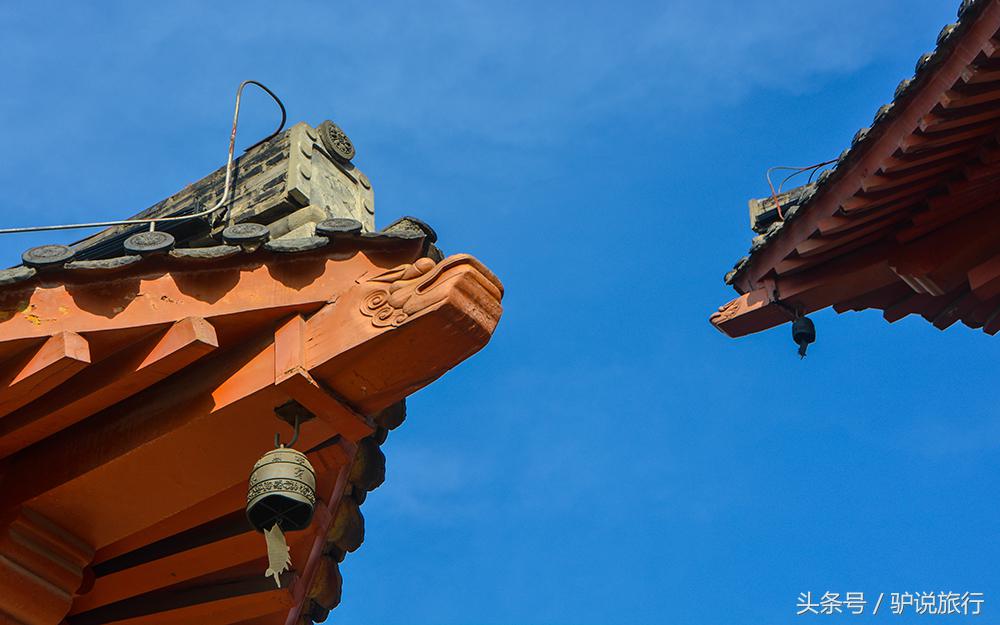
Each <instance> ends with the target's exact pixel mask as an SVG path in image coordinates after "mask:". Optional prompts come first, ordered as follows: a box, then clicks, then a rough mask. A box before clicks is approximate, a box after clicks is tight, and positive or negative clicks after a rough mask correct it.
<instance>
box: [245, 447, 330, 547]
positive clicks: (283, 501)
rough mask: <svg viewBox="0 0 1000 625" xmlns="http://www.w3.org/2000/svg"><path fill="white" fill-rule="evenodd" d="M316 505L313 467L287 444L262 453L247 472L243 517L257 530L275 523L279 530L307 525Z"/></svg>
mask: <svg viewBox="0 0 1000 625" xmlns="http://www.w3.org/2000/svg"><path fill="white" fill-rule="evenodd" d="M315 509H316V471H314V470H313V467H312V465H311V464H309V459H308V458H306V456H305V454H303V453H302V452H300V451H296V450H294V449H291V448H290V447H278V448H277V449H272V450H271V451H269V452H267V453H266V454H264V457H262V458H261V459H260V460H258V461H257V464H255V465H253V471H251V472H250V491H249V492H248V493H247V518H248V519H249V520H250V524H251V525H253V527H254V529H256V530H257V531H258V532H263V531H264V530H266V529H269V528H271V527H273V526H274V525H275V524H277V525H278V526H279V527H281V529H282V530H283V531H286V532H294V531H296V530H303V529H305V528H307V527H309V523H310V522H311V521H312V517H313V511H314V510H315Z"/></svg>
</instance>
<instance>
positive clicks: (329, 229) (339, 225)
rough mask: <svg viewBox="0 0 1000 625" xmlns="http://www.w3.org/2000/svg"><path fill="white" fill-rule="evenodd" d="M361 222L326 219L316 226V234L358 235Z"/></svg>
mask: <svg viewBox="0 0 1000 625" xmlns="http://www.w3.org/2000/svg"><path fill="white" fill-rule="evenodd" d="M361 228H362V226H361V222H360V221H358V220H357V219H350V218H347V217H335V218H333V219H326V220H323V221H321V222H319V223H318V224H316V233H317V234H321V235H324V236H336V235H338V234H358V233H360V232H361Z"/></svg>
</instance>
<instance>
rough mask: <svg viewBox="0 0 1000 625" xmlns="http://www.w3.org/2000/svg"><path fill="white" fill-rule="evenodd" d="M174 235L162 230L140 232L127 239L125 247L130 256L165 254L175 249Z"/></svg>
mask: <svg viewBox="0 0 1000 625" xmlns="http://www.w3.org/2000/svg"><path fill="white" fill-rule="evenodd" d="M176 242H177V241H176V239H174V235H172V234H170V233H169V232H163V231H162V230H150V231H148V232H138V233H136V234H133V235H132V236H130V237H129V238H127V239H125V243H124V245H123V247H124V248H125V251H127V252H128V253H130V254H139V255H141V256H145V255H148V254H165V253H167V252H169V251H170V250H172V249H174V245H175V244H176Z"/></svg>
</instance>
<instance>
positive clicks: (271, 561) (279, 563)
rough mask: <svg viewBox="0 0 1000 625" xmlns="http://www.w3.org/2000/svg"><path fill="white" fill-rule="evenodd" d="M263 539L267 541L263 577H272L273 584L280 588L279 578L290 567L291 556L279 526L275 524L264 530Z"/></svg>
mask: <svg viewBox="0 0 1000 625" xmlns="http://www.w3.org/2000/svg"><path fill="white" fill-rule="evenodd" d="M264 539H265V540H266V541H267V571H265V573H264V577H272V576H273V577H274V583H275V584H277V585H278V588H281V577H280V576H281V574H282V573H284V572H285V571H287V570H288V569H289V567H291V565H292V556H291V553H290V550H289V548H288V543H287V542H285V535H284V534H283V533H282V531H281V525H279V524H277V523H275V524H274V525H273V526H272V527H271V529H269V530H264Z"/></svg>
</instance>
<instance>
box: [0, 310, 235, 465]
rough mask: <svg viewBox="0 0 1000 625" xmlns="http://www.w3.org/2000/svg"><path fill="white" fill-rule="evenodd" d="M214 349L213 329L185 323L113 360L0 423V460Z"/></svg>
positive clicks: (202, 323) (197, 322)
mask: <svg viewBox="0 0 1000 625" xmlns="http://www.w3.org/2000/svg"><path fill="white" fill-rule="evenodd" d="M218 346H219V343H218V339H217V337H216V334H215V328H213V327H212V325H211V324H210V323H208V322H207V321H205V320H204V319H199V318H194V317H189V318H187V319H182V320H180V321H178V322H176V323H174V324H173V325H172V326H171V327H170V328H169V329H168V330H167V331H166V332H164V333H162V334H160V335H159V336H156V337H152V338H151V339H148V340H146V341H143V342H141V343H140V344H138V345H136V346H133V347H131V348H128V349H126V350H124V351H123V352H121V353H118V354H114V355H113V356H111V357H109V358H106V359H105V360H103V361H101V362H99V363H97V364H95V365H93V366H91V367H90V368H89V369H88V370H87V371H86V372H85V373H82V374H80V375H77V376H75V377H73V378H72V379H71V380H69V381H68V382H66V383H65V384H63V386H62V387H61V388H60V389H59V392H58V393H48V394H45V395H43V396H42V397H41V398H40V399H38V400H36V401H34V402H33V403H31V404H29V405H27V406H25V407H23V408H21V409H20V410H18V411H17V412H14V413H12V414H9V415H7V416H6V417H5V418H3V419H0V458H2V457H5V456H8V455H10V454H11V453H13V452H15V451H17V450H19V449H23V448H24V447H27V446H28V445H30V444H32V443H35V442H37V441H40V440H42V439H43V438H45V437H46V436H49V435H51V434H54V433H55V432H58V431H60V430H62V429H65V428H67V427H69V426H70V425H73V424H74V423H76V422H78V421H81V420H82V419H84V418H86V417H87V416H89V415H91V414H94V413H96V412H98V411H100V410H103V409H105V408H107V407H108V406H111V405H113V404H116V403H118V402H119V401H121V400H123V399H125V398H126V397H130V396H132V395H134V394H135V393H137V392H139V391H141V390H143V389H145V388H148V387H150V386H152V385H153V384H155V383H156V382H159V381H160V380H163V379H165V378H167V377H168V376H170V375H172V374H174V373H176V372H177V371H180V370H181V369H183V368H184V367H186V366H188V365H189V364H191V363H192V362H194V361H195V360H197V359H199V358H201V357H202V356H205V355H207V354H208V353H210V352H211V351H212V350H214V349H215V348H216V347H218Z"/></svg>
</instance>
